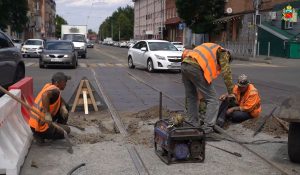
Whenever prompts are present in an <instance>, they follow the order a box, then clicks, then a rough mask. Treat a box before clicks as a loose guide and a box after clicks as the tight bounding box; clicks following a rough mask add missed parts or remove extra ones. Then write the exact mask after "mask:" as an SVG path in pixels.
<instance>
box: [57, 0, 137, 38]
mask: <svg viewBox="0 0 300 175" xmlns="http://www.w3.org/2000/svg"><path fill="white" fill-rule="evenodd" d="M55 2H56V13H57V14H58V15H60V16H62V17H63V18H64V19H65V20H66V21H67V22H68V24H70V25H87V26H88V28H89V29H92V30H94V31H96V32H97V31H98V28H99V26H100V24H101V23H102V22H103V21H104V20H105V19H106V18H107V17H108V16H111V14H112V13H113V12H114V11H116V10H117V9H118V8H119V7H125V6H126V5H131V6H133V3H132V0H56V1H55ZM92 3H93V6H92Z"/></svg>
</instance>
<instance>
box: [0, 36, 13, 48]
mask: <svg viewBox="0 0 300 175" xmlns="http://www.w3.org/2000/svg"><path fill="white" fill-rule="evenodd" d="M13 46H14V45H13V43H11V42H10V41H9V39H8V38H7V37H6V36H5V35H4V34H2V33H0V49H1V48H7V47H13Z"/></svg>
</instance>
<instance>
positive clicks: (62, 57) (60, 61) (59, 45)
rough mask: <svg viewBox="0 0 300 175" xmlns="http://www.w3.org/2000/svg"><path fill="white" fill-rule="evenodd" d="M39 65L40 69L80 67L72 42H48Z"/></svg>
mask: <svg viewBox="0 0 300 175" xmlns="http://www.w3.org/2000/svg"><path fill="white" fill-rule="evenodd" d="M39 65H40V68H44V67H47V66H71V67H72V68H73V69H75V68H76V67H77V65H78V59H77V52H76V51H75V48H74V45H73V43H72V41H67V40H54V41H47V42H46V44H45V48H44V49H43V51H42V54H41V58H40V60H39Z"/></svg>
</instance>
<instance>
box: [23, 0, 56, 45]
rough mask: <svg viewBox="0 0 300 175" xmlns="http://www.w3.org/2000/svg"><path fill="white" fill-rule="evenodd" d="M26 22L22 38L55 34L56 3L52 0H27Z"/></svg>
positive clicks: (47, 36)
mask: <svg viewBox="0 0 300 175" xmlns="http://www.w3.org/2000/svg"><path fill="white" fill-rule="evenodd" d="M28 9H29V11H28V14H27V15H28V18H29V21H28V24H27V27H26V29H25V31H24V33H25V36H24V39H28V38H43V37H46V38H51V37H54V36H55V15H56V3H55V1H54V0H28Z"/></svg>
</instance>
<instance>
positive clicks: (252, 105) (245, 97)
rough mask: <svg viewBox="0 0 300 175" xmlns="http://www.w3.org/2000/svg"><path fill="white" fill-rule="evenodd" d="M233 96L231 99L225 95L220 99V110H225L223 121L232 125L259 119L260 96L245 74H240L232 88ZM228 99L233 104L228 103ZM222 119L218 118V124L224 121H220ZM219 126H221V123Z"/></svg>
mask: <svg viewBox="0 0 300 175" xmlns="http://www.w3.org/2000/svg"><path fill="white" fill-rule="evenodd" d="M233 94H234V96H231V97H230V96H229V95H227V94H224V95H222V96H221V97H220V100H221V101H222V104H221V106H220V109H221V110H222V109H223V110H226V114H225V120H226V119H228V120H230V121H231V122H233V123H240V122H243V121H245V120H248V119H252V118H256V117H259V115H260V113H261V102H260V96H259V93H258V90H257V89H256V88H255V87H254V85H253V84H251V83H250V81H249V80H248V77H247V76H246V75H245V74H241V75H240V76H239V77H238V83H237V85H235V86H234V88H233ZM228 99H234V101H233V102H234V103H233V102H229V101H228ZM230 103H231V104H230ZM221 110H220V111H221ZM222 117H223V116H219V117H218V123H219V121H220V122H222V121H223V120H224V119H223V120H222V119H221V118H222ZM223 118H224V117H223ZM220 124H221V125H222V123H220Z"/></svg>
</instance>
